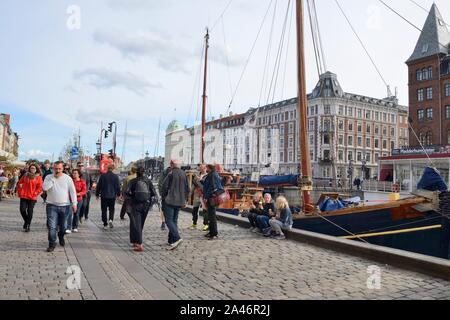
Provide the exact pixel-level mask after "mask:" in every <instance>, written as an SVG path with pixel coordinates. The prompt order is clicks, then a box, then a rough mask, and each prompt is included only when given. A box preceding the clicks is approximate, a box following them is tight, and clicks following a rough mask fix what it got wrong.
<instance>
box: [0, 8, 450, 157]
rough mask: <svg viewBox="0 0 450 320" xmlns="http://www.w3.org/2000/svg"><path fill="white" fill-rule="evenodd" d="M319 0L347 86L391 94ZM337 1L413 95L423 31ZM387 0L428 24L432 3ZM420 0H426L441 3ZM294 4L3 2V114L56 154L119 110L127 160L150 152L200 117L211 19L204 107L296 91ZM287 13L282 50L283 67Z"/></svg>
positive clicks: (311, 64)
mask: <svg viewBox="0 0 450 320" xmlns="http://www.w3.org/2000/svg"><path fill="white" fill-rule="evenodd" d="M316 2H317V15H318V20H319V26H320V31H321V37H322V43H323V51H324V56H325V59H326V64H327V70H329V71H331V72H333V73H336V74H337V76H338V80H339V82H340V84H341V86H342V88H343V90H344V91H346V92H351V93H357V94H362V95H367V96H370V97H375V98H384V97H386V96H387V89H386V86H385V85H384V83H383V82H382V80H381V79H380V76H379V75H378V73H377V72H376V71H375V69H374V67H373V66H372V65H371V63H370V61H369V58H368V57H367V55H366V54H365V53H364V51H363V49H362V47H361V46H360V44H359V42H358V41H357V39H356V37H355V36H354V34H353V33H352V32H351V29H350V27H349V26H348V24H347V22H346V21H345V19H344V17H343V16H342V14H341V13H340V11H338V7H337V5H336V3H335V1H334V0H318V1H316ZM339 2H340V4H341V6H342V7H343V8H344V10H345V11H346V14H347V15H348V17H349V19H350V21H351V22H352V24H353V25H354V27H355V29H356V30H357V32H358V34H359V36H360V37H361V39H362V41H363V42H364V44H365V45H366V47H367V49H368V51H369V52H370V54H371V55H372V58H373V59H374V61H375V62H376V64H377V66H378V68H379V69H380V71H381V73H382V75H383V77H384V78H385V79H386V81H387V83H388V84H389V85H390V86H391V89H392V91H393V92H394V91H395V88H398V97H399V100H400V103H401V104H403V105H408V74H407V66H406V65H405V63H404V62H405V61H406V60H407V59H408V58H409V56H410V55H411V54H412V52H413V50H414V47H415V44H416V42H417V40H418V37H419V32H418V31H417V30H415V29H414V28H413V27H412V26H410V25H409V24H407V23H406V22H405V21H403V20H402V19H401V18H399V17H398V16H397V15H395V14H394V13H392V12H391V11H389V10H388V9H387V8H386V7H384V6H383V5H382V4H381V3H380V2H379V1H377V0H339ZM385 2H386V3H388V4H389V5H391V6H392V7H393V8H395V9H396V10H398V12H400V13H401V14H402V15H404V16H405V17H406V18H408V19H409V20H410V21H411V22H412V23H414V24H415V25H417V26H418V27H419V28H422V27H423V24H424V23H425V19H426V17H427V12H425V11H424V10H422V9H421V8H419V7H418V6H417V5H415V4H414V3H413V2H412V1H411V0H395V1H393V0H385ZM415 2H416V3H418V4H419V5H421V6H423V7H425V8H426V9H427V10H429V9H430V8H431V5H432V3H433V1H430V0H415ZM288 3H289V0H232V1H231V2H230V0H184V1H175V0H164V1H163V0H70V1H67V0H40V1H31V0H2V1H0V84H1V85H0V113H9V114H11V126H12V129H13V131H15V132H17V133H18V134H19V136H20V140H19V151H20V156H19V159H21V160H25V159H28V158H30V157H32V158H38V159H40V160H44V159H52V158H54V159H57V158H58V156H59V154H60V152H61V150H62V149H63V147H64V145H66V144H67V143H68V142H69V140H70V139H71V138H72V137H73V136H74V134H77V133H78V131H79V132H80V133H81V145H82V146H83V147H84V149H85V150H87V151H88V153H89V154H93V153H95V152H96V142H97V140H98V139H99V136H100V130H101V122H103V127H104V128H106V127H107V123H108V122H111V121H116V122H117V127H118V132H117V154H118V155H119V156H122V154H123V155H124V157H125V162H126V163H128V162H130V161H133V160H137V159H139V158H141V157H142V154H143V153H145V152H146V151H148V152H149V155H150V156H153V155H155V154H157V155H164V135H165V129H166V128H167V126H168V124H169V123H170V122H171V121H172V120H175V119H176V120H178V121H179V122H180V123H181V124H182V125H187V126H192V125H194V124H198V123H199V120H200V109H201V94H202V93H201V85H202V81H201V63H202V52H203V43H204V35H205V30H206V27H209V28H210V60H209V72H208V86H207V90H208V93H207V95H208V105H207V115H208V117H212V116H214V117H216V118H217V117H219V115H220V114H227V113H228V112H234V113H241V112H245V111H247V110H248V109H249V108H250V107H256V106H258V105H264V104H267V103H271V102H274V101H279V100H284V99H289V98H292V97H294V96H296V94H297V93H296V92H297V89H296V88H297V78H296V77H297V76H296V66H297V65H296V63H297V62H296V49H295V21H292V22H290V21H291V19H290V17H291V16H292V15H291V13H292V12H293V11H292V7H293V4H294V3H295V1H291V7H290V8H291V9H290V11H287V8H288ZM435 3H436V4H437V5H438V8H439V10H440V11H441V13H442V14H443V18H444V20H445V21H446V22H447V21H450V14H448V12H450V2H449V1H446V0H436V1H435ZM225 8H226V10H225ZM264 17H265V19H264ZM286 17H287V19H286ZM305 19H306V20H305V28H306V29H305V41H306V44H305V55H306V70H307V74H306V78H307V79H306V80H307V91H308V92H311V91H312V89H313V88H314V86H315V85H316V83H317V81H318V72H317V68H316V63H315V59H314V51H313V46H312V38H311V32H310V29H309V18H308V16H307V15H306V17H305ZM263 21H264V22H263ZM285 21H286V31H285V37H284V42H283V51H282V54H281V55H280V56H281V57H282V58H281V60H280V61H281V62H280V64H279V65H280V66H279V68H276V61H277V60H276V57H277V52H278V48H279V43H280V38H281V36H282V30H283V25H284V23H285ZM272 26H273V28H272ZM289 26H290V27H289ZM289 30H290V31H289ZM271 35H272V37H271ZM270 39H272V40H271V41H270ZM269 44H270V45H269ZM252 48H253V50H252ZM250 53H251V54H250ZM266 60H267V61H268V62H267V64H266ZM266 65H267V66H268V67H267V68H265V66H266ZM264 70H266V72H264ZM276 70H278V72H277V71H276ZM272 79H274V80H272ZM271 83H272V86H271V85H270V84H271ZM271 88H272V89H271ZM230 102H232V103H230ZM160 122H161V129H160V130H159V132H160V133H159V147H158V148H157V147H156V146H157V140H158V125H159V123H160ZM126 127H127V131H128V134H127V141H126V148H125V150H124V149H123V146H124V133H125V131H126V130H125V128H126ZM111 144H112V141H111V139H110V138H108V139H107V140H106V141H104V147H103V150H108V149H111Z"/></svg>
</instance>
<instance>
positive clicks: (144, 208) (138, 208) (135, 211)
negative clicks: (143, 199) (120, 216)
mask: <svg viewBox="0 0 450 320" xmlns="http://www.w3.org/2000/svg"><path fill="white" fill-rule="evenodd" d="M149 210H150V206H149V204H147V203H142V204H134V203H133V204H132V207H131V212H130V214H129V215H130V243H138V244H142V230H143V229H144V224H145V219H146V218H147V215H148V211H149Z"/></svg>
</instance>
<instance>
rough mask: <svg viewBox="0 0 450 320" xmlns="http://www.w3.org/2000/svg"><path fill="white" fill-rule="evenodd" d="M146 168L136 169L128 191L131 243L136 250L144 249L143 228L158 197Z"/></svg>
mask: <svg viewBox="0 0 450 320" xmlns="http://www.w3.org/2000/svg"><path fill="white" fill-rule="evenodd" d="M144 173H145V169H144V168H143V167H139V168H137V170H136V178H135V179H133V180H131V181H130V183H129V185H128V190H127V191H126V194H127V196H128V197H129V199H130V204H131V212H130V243H131V244H132V245H133V250H134V251H136V252H142V251H144V246H143V245H142V242H143V241H142V230H143V229H144V224H145V219H146V218H147V214H148V212H149V210H150V209H151V207H152V204H153V199H154V197H156V191H155V188H154V187H153V183H152V182H151V181H150V180H149V179H147V178H146V177H145V175H144Z"/></svg>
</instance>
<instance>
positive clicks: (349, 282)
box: [0, 200, 450, 300]
mask: <svg viewBox="0 0 450 320" xmlns="http://www.w3.org/2000/svg"><path fill="white" fill-rule="evenodd" d="M18 206H19V205H18V201H17V200H4V201H2V202H0V299H86V300H92V299H211V300H218V299H244V300H256V299H265V300H267V299H268V300H271V299H389V300H391V299H450V282H448V281H444V280H441V279H438V278H433V277H429V276H426V275H422V274H418V273H414V272H409V271H404V270H401V269H398V268H394V267H391V266H386V265H378V267H379V268H381V288H380V289H368V286H367V283H368V278H369V276H370V274H369V273H368V267H369V266H372V265H376V263H374V262H372V261H370V260H366V259H362V258H358V257H353V256H349V255H346V254H342V253H336V252H334V251H332V250H326V249H322V248H317V247H315V246H311V245H308V244H303V243H298V242H294V241H290V240H283V241H277V240H272V239H265V238H263V237H261V236H259V235H257V234H255V233H252V232H250V231H249V230H246V229H243V228H240V227H237V226H233V225H229V224H223V223H219V233H220V235H219V236H220V237H219V239H218V240H215V241H207V240H205V239H204V237H203V234H204V233H203V232H202V231H200V230H188V229H187V227H188V226H189V225H190V223H191V221H190V214H188V213H182V214H181V215H180V221H179V227H180V230H181V236H182V238H183V239H184V242H183V243H182V244H181V245H180V247H179V248H177V249H176V250H174V251H167V250H166V247H167V246H166V242H167V231H161V230H160V220H159V214H158V212H155V211H154V212H151V213H150V214H149V217H148V219H147V223H146V227H145V230H144V238H145V243H144V246H145V249H146V250H145V252H143V253H135V252H133V251H131V248H130V245H129V243H128V242H129V238H128V234H129V229H128V220H126V221H118V211H119V209H120V206H118V207H117V208H116V221H115V227H114V228H113V229H108V230H102V228H101V227H102V223H101V221H100V220H101V219H100V212H99V211H100V210H99V207H100V206H99V203H98V202H96V201H95V200H93V202H92V204H91V214H90V220H89V221H88V222H85V223H84V224H82V225H81V227H80V233H78V234H71V235H68V236H67V237H66V239H67V241H66V242H67V244H66V246H65V247H64V248H62V247H59V246H58V247H57V248H56V250H55V251H54V252H53V253H50V254H49V253H46V252H45V249H46V247H47V229H46V220H45V213H44V212H45V211H44V206H43V205H42V203H41V202H39V203H38V204H37V205H36V209H35V215H34V219H33V223H32V226H31V232H30V233H25V232H23V231H22V224H23V222H22V218H21V216H20V214H19V210H18ZM71 265H77V266H80V268H81V271H82V272H81V289H80V290H78V289H75V290H69V289H67V288H66V281H67V279H68V277H69V275H68V274H66V270H67V268H68V267H69V266H71Z"/></svg>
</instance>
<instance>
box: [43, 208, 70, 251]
mask: <svg viewBox="0 0 450 320" xmlns="http://www.w3.org/2000/svg"><path fill="white" fill-rule="evenodd" d="M46 211H47V227H48V245H49V247H53V248H54V247H55V246H56V231H57V230H58V227H59V231H58V237H59V238H60V239H62V238H64V233H65V231H66V223H67V213H68V212H72V208H71V207H70V206H64V207H57V206H55V205H52V204H47V207H46Z"/></svg>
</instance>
